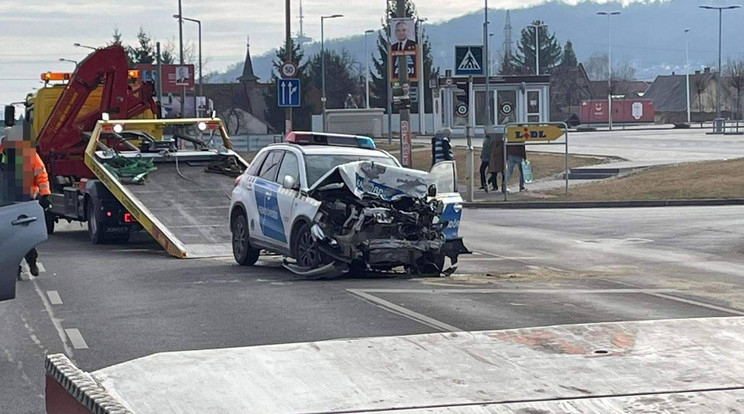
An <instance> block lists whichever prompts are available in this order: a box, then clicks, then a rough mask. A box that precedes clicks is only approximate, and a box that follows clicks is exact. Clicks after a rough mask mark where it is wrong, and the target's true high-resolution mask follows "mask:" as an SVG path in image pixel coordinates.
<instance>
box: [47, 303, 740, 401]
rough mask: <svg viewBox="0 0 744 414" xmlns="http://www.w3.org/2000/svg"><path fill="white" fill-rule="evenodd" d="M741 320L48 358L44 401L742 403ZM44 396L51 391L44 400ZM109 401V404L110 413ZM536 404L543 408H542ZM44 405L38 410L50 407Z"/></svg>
mask: <svg viewBox="0 0 744 414" xmlns="http://www.w3.org/2000/svg"><path fill="white" fill-rule="evenodd" d="M742 349H744V318H743V317H733V318H701V319H679V320H662V321H640V322H616V323H598V324H586V325H565V326H552V327H541V328H526V329H514V330H504V331H488V332H461V333H437V334H427V335H413V336H402V337H387V338H364V339H349V340H333V341H323V342H311V343H299V344H282V345H270V346H257V347H249V348H232V349H218V350H202V351H186V352H169V353H161V354H155V355H151V356H148V357H144V358H139V359H136V360H133V361H129V362H125V363H122V364H118V365H114V366H111V367H108V368H104V369H101V370H98V371H95V372H92V373H85V372H83V371H80V370H79V369H77V368H76V367H75V366H74V365H72V363H70V361H69V360H68V359H67V358H66V357H65V356H64V355H61V354H58V355H51V356H49V357H48V358H47V407H50V406H55V405H56V406H57V407H63V404H68V405H69V406H70V407H73V406H75V401H77V402H78V403H77V404H78V405H81V404H87V405H88V406H89V407H93V409H96V408H97V407H104V406H107V407H110V410H109V411H91V412H96V413H97V412H110V413H114V412H117V413H134V414H153V413H181V414H184V413H210V414H214V413H264V414H272V413H276V414H279V413H281V414H286V413H336V414H338V413H371V412H396V413H399V412H404V413H543V412H545V413H562V412H570V413H603V414H608V413H660V412H690V413H692V412H701V413H702V412H704V413H723V412H726V413H734V412H741V409H742V407H743V406H744V404H743V403H742V402H744V352H742ZM50 398H51V400H50ZM116 410H119V411H116ZM540 410H544V411H540ZM64 412H72V411H62V410H61V409H57V410H55V409H51V410H49V411H48V414H59V413H64Z"/></svg>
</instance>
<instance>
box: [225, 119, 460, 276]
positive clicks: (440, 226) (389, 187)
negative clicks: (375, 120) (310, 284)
mask: <svg viewBox="0 0 744 414" xmlns="http://www.w3.org/2000/svg"><path fill="white" fill-rule="evenodd" d="M285 141H286V142H285V143H283V144H274V145H270V146H268V147H266V148H264V149H262V150H261V151H260V152H259V153H258V154H257V155H256V157H255V158H254V160H253V162H251V164H250V167H249V168H248V170H246V172H245V173H244V174H243V175H241V176H240V177H238V178H237V179H236V181H235V189H234V190H233V193H232V202H231V206H230V228H231V231H232V245H233V254H234V257H235V260H236V261H237V262H238V263H239V264H241V265H253V264H254V263H255V262H256V261H257V260H258V258H259V252H260V251H261V250H268V251H272V252H276V253H280V254H282V255H284V256H286V257H289V258H292V259H294V260H295V263H289V262H287V261H285V266H286V267H287V268H289V269H290V270H292V271H293V272H295V273H298V274H303V275H307V276H313V275H323V274H327V273H329V272H331V273H332V272H335V273H345V272H347V271H349V270H350V269H354V270H359V271H363V270H367V269H377V270H381V269H385V270H389V269H392V268H395V267H398V266H404V267H405V268H406V269H407V270H409V271H412V272H417V273H440V272H442V271H443V270H444V269H443V267H444V257H450V259H451V261H452V263H453V264H454V263H456V262H457V256H458V255H459V254H461V253H468V252H467V249H465V247H464V246H463V244H462V239H461V238H459V237H458V235H457V231H458V228H459V224H460V216H461V210H462V198H461V197H460V195H459V194H458V193H457V192H456V182H457V180H456V176H455V168H454V162H452V161H448V162H444V163H439V164H437V165H435V166H434V168H433V169H432V172H430V173H428V174H427V173H425V172H421V171H417V170H411V169H405V168H402V167H401V166H400V164H399V163H398V161H397V160H396V159H395V158H394V157H393V156H391V155H390V154H388V153H387V152H385V151H382V150H378V149H375V146H374V142H373V141H372V140H371V139H370V138H366V137H359V136H350V135H338V134H325V133H324V134H320V133H309V132H305V133H303V132H293V133H290V134H289V135H288V136H287V138H286V140H285ZM432 184H433V185H432ZM437 190H439V191H437Z"/></svg>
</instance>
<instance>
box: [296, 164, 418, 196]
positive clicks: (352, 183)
mask: <svg viewBox="0 0 744 414" xmlns="http://www.w3.org/2000/svg"><path fill="white" fill-rule="evenodd" d="M427 184H428V173H426V172H424V171H419V170H413V169H410V168H401V167H394V166H390V165H383V164H380V163H376V162H373V161H356V162H350V163H348V164H343V165H339V166H338V167H335V168H334V169H332V170H331V171H329V172H328V173H326V174H325V175H324V176H323V177H321V178H320V179H319V180H318V181H317V182H316V183H315V184H314V185H313V186H312V187H311V188H310V189H309V191H308V194H309V195H310V196H311V197H314V196H315V195H317V194H318V193H319V192H322V191H325V190H330V189H338V188H342V187H344V186H345V187H346V188H348V189H349V191H351V193H353V194H354V196H356V197H357V198H359V199H362V198H364V196H365V195H374V196H377V197H379V198H381V199H383V200H385V201H395V200H397V199H400V198H401V197H415V198H424V197H426V190H427Z"/></svg>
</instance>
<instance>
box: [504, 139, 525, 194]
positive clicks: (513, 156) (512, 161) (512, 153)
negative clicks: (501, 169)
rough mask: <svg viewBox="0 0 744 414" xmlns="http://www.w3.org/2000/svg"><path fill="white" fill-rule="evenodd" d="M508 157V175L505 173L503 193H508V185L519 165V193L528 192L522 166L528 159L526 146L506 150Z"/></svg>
mask: <svg viewBox="0 0 744 414" xmlns="http://www.w3.org/2000/svg"><path fill="white" fill-rule="evenodd" d="M506 157H507V160H506V162H507V168H506V173H504V181H503V182H502V192H507V191H508V190H507V188H506V185H507V183H508V182H509V178H511V175H512V173H514V167H515V166H517V165H518V166H519V191H520V192H522V191H527V188H526V187H525V186H524V167H523V166H522V163H523V162H524V161H525V160H526V159H527V151H526V150H525V146H524V145H509V146H508V147H507V148H506Z"/></svg>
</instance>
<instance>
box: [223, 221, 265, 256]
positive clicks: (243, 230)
mask: <svg viewBox="0 0 744 414" xmlns="http://www.w3.org/2000/svg"><path fill="white" fill-rule="evenodd" d="M230 230H231V231H232V250H233V257H234V258H235V261H236V262H238V264H239V265H241V266H253V265H254V264H256V262H257V261H258V256H259V253H260V252H261V251H260V250H258V249H255V248H253V247H252V246H251V243H250V240H249V239H248V220H246V218H245V215H244V214H240V215H238V217H235V220H233V224H232V228H231V229H230Z"/></svg>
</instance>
